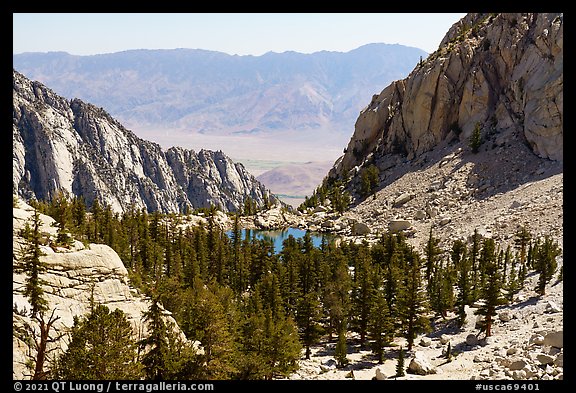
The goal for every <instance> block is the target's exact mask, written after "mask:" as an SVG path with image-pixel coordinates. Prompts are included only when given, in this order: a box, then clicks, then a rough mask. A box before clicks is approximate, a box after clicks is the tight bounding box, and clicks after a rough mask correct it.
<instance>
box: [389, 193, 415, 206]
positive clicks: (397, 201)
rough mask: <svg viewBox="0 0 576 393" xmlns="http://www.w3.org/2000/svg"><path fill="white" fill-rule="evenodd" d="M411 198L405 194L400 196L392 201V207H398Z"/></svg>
mask: <svg viewBox="0 0 576 393" xmlns="http://www.w3.org/2000/svg"><path fill="white" fill-rule="evenodd" d="M412 198H413V196H412V195H411V194H409V193H407V192H405V193H403V194H402V195H400V196H399V197H398V198H396V199H394V203H393V204H392V206H393V207H400V206H402V205H403V204H405V203H406V202H408V201H409V200H411V199H412Z"/></svg>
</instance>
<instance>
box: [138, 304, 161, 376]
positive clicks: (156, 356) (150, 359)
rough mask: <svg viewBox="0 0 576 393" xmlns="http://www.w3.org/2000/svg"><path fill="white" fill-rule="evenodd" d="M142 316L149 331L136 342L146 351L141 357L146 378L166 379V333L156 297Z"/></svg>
mask: <svg viewBox="0 0 576 393" xmlns="http://www.w3.org/2000/svg"><path fill="white" fill-rule="evenodd" d="M143 318H144V321H145V322H146V323H147V325H148V331H149V335H148V337H146V338H144V339H142V340H140V341H139V342H138V345H140V347H141V348H142V349H144V350H145V351H146V353H145V354H144V356H143V357H142V364H143V365H144V371H145V372H146V376H147V378H148V379H153V380H162V379H166V378H167V375H166V374H167V370H168V365H167V361H168V334H167V326H166V322H164V318H163V315H162V309H161V308H160V304H159V301H158V299H153V300H152V303H151V304H150V307H149V308H148V311H146V312H145V313H144V315H143Z"/></svg>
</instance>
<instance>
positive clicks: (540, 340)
mask: <svg viewBox="0 0 576 393" xmlns="http://www.w3.org/2000/svg"><path fill="white" fill-rule="evenodd" d="M530 343H532V344H535V345H544V336H542V335H541V334H534V335H533V336H532V337H530Z"/></svg>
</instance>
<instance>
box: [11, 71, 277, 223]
mask: <svg viewBox="0 0 576 393" xmlns="http://www.w3.org/2000/svg"><path fill="white" fill-rule="evenodd" d="M13 88H14V94H13V105H14V112H13V113H14V115H13V144H14V150H13V151H14V153H13V190H14V193H16V194H18V195H20V196H22V197H25V198H26V199H30V198H35V199H47V198H51V197H53V196H55V195H56V193H57V192H59V191H64V192H65V193H67V194H68V195H76V196H83V197H84V198H85V200H86V202H87V203H88V204H89V205H91V204H92V203H93V201H94V200H96V199H97V200H98V201H99V202H100V203H106V204H109V205H110V206H111V208H112V210H114V211H119V212H122V211H125V210H126V209H128V208H130V206H133V205H134V206H135V207H136V208H146V209H147V210H148V211H155V210H159V211H161V212H180V211H185V210H186V209H194V208H206V207H210V206H211V205H216V206H220V208H221V209H223V210H224V211H238V210H241V209H242V208H243V207H244V204H245V202H246V201H247V200H248V199H249V200H250V201H251V202H253V203H255V204H256V206H257V207H263V206H265V205H267V204H268V203H274V202H275V201H276V198H275V197H274V196H273V195H271V194H270V192H269V191H268V190H267V189H266V188H265V187H264V186H263V185H262V184H260V183H259V182H258V181H257V180H256V179H255V178H254V177H253V176H252V175H250V174H249V173H248V172H247V171H246V169H245V168H244V166H243V165H242V164H239V163H234V162H232V161H231V160H230V158H228V157H227V156H226V155H225V154H224V153H223V152H221V151H217V152H213V151H208V150H200V151H199V152H198V153H196V152H194V151H193V150H186V149H183V148H179V147H172V148H169V149H167V150H165V151H163V150H162V148H161V147H160V145H159V144H157V143H154V142H150V141H147V140H144V139H141V138H139V137H137V136H136V135H135V134H134V133H133V132H132V131H130V130H128V129H126V128H124V126H122V124H121V123H120V122H118V121H117V120H116V119H114V118H113V117H112V116H111V115H109V114H108V113H107V112H106V111H105V110H104V109H103V108H98V107H97V106H95V105H92V104H87V103H85V102H83V101H82V100H79V99H72V100H70V101H68V100H67V99H65V98H63V97H60V96H58V95H57V94H55V93H54V92H53V91H52V90H50V89H49V88H47V87H45V86H44V85H43V84H41V83H39V82H33V81H30V80H28V79H27V78H26V77H25V76H24V75H22V74H20V73H19V72H17V71H16V70H13Z"/></svg>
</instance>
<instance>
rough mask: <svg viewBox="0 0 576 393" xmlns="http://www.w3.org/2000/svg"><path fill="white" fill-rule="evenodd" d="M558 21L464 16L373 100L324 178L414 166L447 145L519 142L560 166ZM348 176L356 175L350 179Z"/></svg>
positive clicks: (558, 16) (530, 16)
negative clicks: (366, 167)
mask: <svg viewBox="0 0 576 393" xmlns="http://www.w3.org/2000/svg"><path fill="white" fill-rule="evenodd" d="M563 31H564V30H563V14H562V13H560V14H549V13H548V14H546V13H542V14H533V13H530V14H512V13H502V14H477V13H474V14H468V15H467V16H466V17H464V18H462V19H461V20H460V21H459V22H457V23H455V24H454V25H453V26H452V28H451V29H450V30H449V31H448V33H447V34H446V36H445V37H444V39H443V40H442V42H441V44H440V46H439V48H438V50H437V51H436V52H434V53H432V54H430V55H429V56H428V58H427V59H426V60H425V61H422V62H421V63H420V64H419V65H417V66H416V67H415V68H414V70H413V71H412V72H411V73H410V75H409V76H408V77H406V78H405V79H403V80H398V81H395V82H393V83H391V84H390V85H389V86H388V87H386V88H385V89H384V90H383V91H382V92H381V93H380V94H376V95H374V96H373V97H372V100H371V102H370V103H369V104H368V106H367V107H366V108H365V109H364V110H362V112H361V113H360V116H359V117H358V120H357V121H356V125H355V131H354V134H353V136H352V138H351V140H350V142H349V144H348V146H347V148H346V150H345V151H346V153H345V154H344V155H343V156H342V157H341V159H339V160H338V161H337V163H336V164H335V166H334V168H333V169H332V171H331V173H330V175H331V176H333V177H339V176H343V175H345V174H348V173H349V172H351V171H353V170H355V168H357V167H360V166H362V165H363V164H364V163H365V162H368V161H369V160H371V159H374V158H376V159H377V158H378V157H382V156H385V155H388V154H400V155H403V156H405V157H406V158H407V159H408V160H412V159H414V158H417V157H419V156H421V155H422V154H424V153H425V152H428V151H430V150H432V149H434V148H435V147H437V146H438V145H440V144H441V143H442V142H444V141H450V140H459V141H465V140H467V139H468V138H470V136H471V134H472V132H473V131H474V129H475V128H476V127H479V129H480V130H481V135H482V137H483V138H484V139H485V140H487V139H489V138H492V137H495V138H497V137H500V138H508V139H510V138H511V137H510V136H512V138H515V139H517V140H518V141H520V142H522V143H527V144H528V145H529V146H530V147H531V149H532V151H533V152H534V153H535V154H536V155H538V156H540V157H542V158H548V159H551V160H555V161H562V160H563V75H564V73H563ZM352 175H354V173H352Z"/></svg>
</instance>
